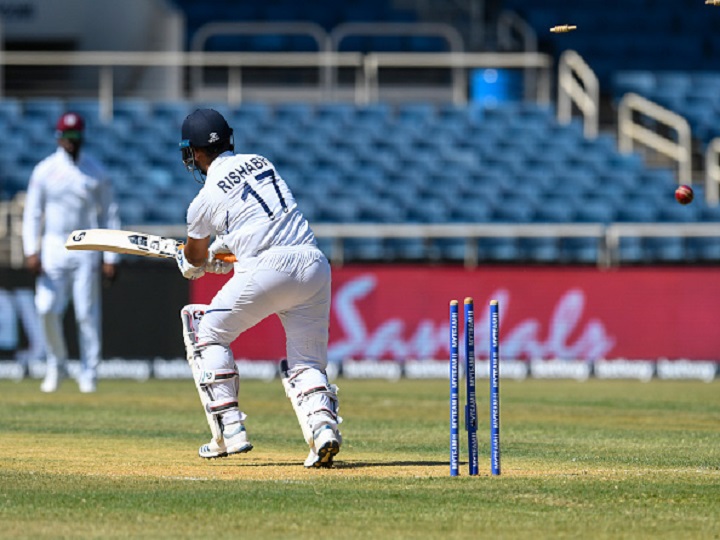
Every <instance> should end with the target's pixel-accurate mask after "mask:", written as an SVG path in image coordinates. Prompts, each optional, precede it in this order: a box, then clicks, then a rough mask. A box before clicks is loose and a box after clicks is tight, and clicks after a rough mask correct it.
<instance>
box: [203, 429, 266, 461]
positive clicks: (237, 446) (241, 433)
mask: <svg viewBox="0 0 720 540" xmlns="http://www.w3.org/2000/svg"><path fill="white" fill-rule="evenodd" d="M238 426H239V427H237V428H235V429H233V430H228V431H225V432H224V433H223V439H222V440H221V441H220V442H218V441H216V440H215V439H213V440H212V441H210V442H209V443H208V444H203V445H202V446H201V447H200V450H199V451H198V455H199V456H200V457H201V458H205V459H214V458H221V457H227V456H230V455H232V454H244V453H245V452H249V451H250V450H252V449H253V445H252V444H250V442H248V438H247V431H245V426H244V425H242V424H238Z"/></svg>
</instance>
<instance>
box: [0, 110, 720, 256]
mask: <svg viewBox="0 0 720 540" xmlns="http://www.w3.org/2000/svg"><path fill="white" fill-rule="evenodd" d="M66 105H67V107H68V108H69V107H70V106H76V105H78V103H72V102H69V103H67V104H63V103H57V102H48V103H43V104H42V105H40V104H39V103H37V102H34V101H33V102H25V103H17V102H7V105H6V107H5V110H6V111H7V114H6V115H4V116H3V118H5V119H7V118H8V117H9V118H10V120H9V121H10V122H13V123H12V124H8V123H7V122H6V123H3V124H0V127H4V128H7V127H8V126H9V125H12V126H13V129H15V130H17V129H20V130H21V131H22V130H24V131H22V133H21V134H22V135H23V137H27V138H29V139H31V140H36V141H45V142H47V140H50V142H51V143H52V129H51V125H52V121H53V119H54V118H55V117H56V115H57V113H58V110H62V109H63V108H64V107H65V106H66ZM208 105H211V106H212V105H213V104H208ZM86 106H87V108H86V109H85V112H86V114H87V113H88V112H90V114H92V107H91V106H88V105H87V104H86ZM188 106H189V104H187V103H180V104H178V103H151V102H148V101H143V100H137V99H134V100H127V101H119V102H118V103H117V104H116V109H115V112H116V115H115V120H114V121H113V122H112V123H110V124H107V125H102V124H99V123H98V124H96V125H95V127H94V128H93V129H94V130H96V132H95V133H92V131H91V132H90V135H89V137H88V146H89V149H90V150H92V151H93V152H94V153H95V154H96V155H98V157H99V158H100V159H101V160H103V161H104V162H105V163H106V164H107V165H108V169H109V172H110V175H111V176H112V179H113V182H114V185H115V189H116V191H117V193H118V197H119V199H120V201H121V213H122V219H123V221H124V222H125V223H127V224H133V225H148V224H173V223H174V224H181V223H183V221H184V218H185V215H184V212H185V209H186V207H187V204H188V203H189V201H190V200H191V199H192V197H193V196H194V194H195V192H196V191H197V189H198V186H197V185H196V184H195V183H194V182H193V181H192V178H191V177H190V176H189V175H188V174H187V173H186V171H185V170H184V168H183V166H182V164H181V162H180V156H179V152H178V150H177V140H176V139H177V136H178V135H177V134H178V128H179V123H180V121H181V120H180V119H181V117H182V116H183V115H184V114H185V113H186V111H187V110H188V108H189V107H188ZM217 107H218V108H222V109H224V110H225V111H226V113H227V114H228V116H229V118H230V121H231V122H232V123H233V124H234V125H235V126H236V145H237V149H238V150H239V151H248V152H261V153H264V154H265V155H267V157H268V158H269V159H271V160H272V161H273V162H275V163H276V165H277V166H278V168H279V170H280V172H281V174H282V175H283V176H284V177H285V178H286V180H287V181H288V182H289V183H290V185H291V186H292V188H293V190H294V191H295V193H296V194H297V197H298V199H299V200H300V201H302V204H303V208H304V209H305V212H306V213H307V214H308V217H309V218H310V219H311V220H312V222H314V223H421V224H423V223H424V224H431V223H453V222H454V223H484V222H494V223H561V222H566V223H606V224H607V223H611V222H613V221H624V222H628V221H650V222H653V221H666V222H678V223H684V222H695V221H703V220H707V219H708V218H709V219H713V220H717V219H718V214H717V213H710V212H709V210H710V209H708V208H706V207H705V206H704V203H703V202H702V200H700V201H698V202H697V203H696V204H693V205H692V206H687V207H682V206H679V205H675V204H674V203H673V204H672V205H668V204H667V203H668V201H672V197H673V191H674V188H675V185H676V183H675V180H674V178H673V175H672V173H670V172H669V171H668V170H665V169H658V170H654V169H648V168H647V167H645V166H644V165H643V163H642V161H641V160H639V159H637V156H634V155H630V156H625V155H623V154H620V153H618V151H617V150H616V149H615V146H616V144H615V141H614V140H613V137H612V136H610V135H603V136H601V137H600V138H598V139H596V140H592V141H591V140H588V139H586V138H585V137H584V136H583V134H582V130H581V126H580V125H579V124H578V123H575V122H573V123H571V124H570V125H568V126H561V125H558V123H557V121H556V120H555V114H554V109H553V108H552V107H546V106H539V105H533V104H527V103H520V102H516V103H506V104H503V105H500V106H498V107H496V108H485V107H482V106H478V105H470V106H468V107H467V108H465V109H464V111H463V110H462V109H458V108H454V109H453V114H445V113H446V112H447V108H446V107H444V106H435V105H432V104H429V103H414V104H404V105H402V106H398V107H391V106H389V105H386V104H383V105H373V106H367V107H362V106H357V107H356V106H351V105H345V104H336V105H320V106H313V105H309V104H304V103H282V104H276V105H269V104H252V103H248V104H242V105H240V106H237V107H230V108H228V106H227V105H225V104H217ZM461 111H462V114H461ZM18 120H20V121H19V122H18ZM270 126H271V127H272V136H271V137H269V136H268V133H269V132H268V130H267V129H265V128H268V127H270ZM523 126H525V128H524V129H523ZM419 128H421V129H419ZM5 133H7V132H5ZM389 133H392V134H393V136H392V137H388V134H389ZM428 133H432V134H435V135H434V136H433V137H428V136H427V134H428ZM16 135H17V133H16ZM23 137H21V138H23ZM5 138H6V139H7V140H12V138H11V137H7V136H6V137H5ZM43 148H44V149H45V150H46V151H52V148H47V147H43ZM30 154H31V155H30ZM30 154H28V153H27V152H23V151H20V150H19V149H18V152H13V153H12V154H11V155H12V156H13V157H11V158H10V160H11V161H12V160H15V161H14V162H13V163H9V164H8V165H10V166H8V167H5V168H4V169H3V172H2V173H0V178H1V179H2V187H3V193H4V196H5V197H11V196H12V195H14V193H16V192H18V191H21V190H23V189H24V187H25V185H26V182H27V177H28V175H29V172H30V170H31V168H32V166H33V164H34V162H35V160H36V159H37V157H38V155H37V152H36V149H33V151H32V152H31V153H30ZM129 156H132V159H129ZM10 171H12V173H11V174H10ZM698 199H701V197H698ZM628 201H633V202H632V208H629V205H628ZM704 211H708V213H705V214H704V213H703V212H704ZM656 244H657V242H654V241H651V240H648V241H646V242H644V243H642V245H641V246H640V247H638V246H636V247H635V249H633V247H632V246H629V245H628V246H626V245H623V246H621V247H622V253H623V257H626V260H638V261H641V260H642V259H643V257H644V255H643V254H642V252H638V249H642V250H645V251H647V252H648V253H649V254H650V255H648V256H649V257H651V258H656V259H659V260H663V261H670V260H675V261H677V260H681V259H682V257H683V256H684V247H683V245H682V244H683V241H682V240H678V241H673V243H668V242H662V243H660V245H656ZM464 248H465V245H464V242H463V241H458V240H442V241H440V240H437V241H434V242H432V243H431V245H428V243H427V242H423V241H422V240H417V239H409V240H405V239H394V240H378V239H357V240H353V241H351V242H348V244H347V246H346V257H347V258H349V259H359V260H378V259H380V260H381V259H383V258H385V257H393V258H399V259H421V258H427V256H428V254H431V256H433V257H435V258H437V259H443V260H457V259H461V258H462V252H463V251H464ZM597 249H598V248H597V242H595V241H594V240H593V239H583V238H578V239H565V240H564V241H562V242H560V241H558V240H557V239H547V238H538V239H532V238H528V239H513V238H492V239H481V240H479V241H478V251H479V253H480V256H481V257H482V258H484V259H485V260H491V261H512V260H527V261H534V262H549V261H553V260H563V261H568V262H587V263H591V262H593V261H595V260H596V259H597ZM688 249H690V247H689V248H688ZM703 249H704V248H703V245H702V242H700V241H697V240H695V241H694V242H693V246H692V250H693V251H692V252H693V253H695V254H696V255H697V256H698V257H699V258H702V257H705V256H707V255H701V253H704V252H703ZM714 249H715V250H717V247H716V246H715V247H714Z"/></svg>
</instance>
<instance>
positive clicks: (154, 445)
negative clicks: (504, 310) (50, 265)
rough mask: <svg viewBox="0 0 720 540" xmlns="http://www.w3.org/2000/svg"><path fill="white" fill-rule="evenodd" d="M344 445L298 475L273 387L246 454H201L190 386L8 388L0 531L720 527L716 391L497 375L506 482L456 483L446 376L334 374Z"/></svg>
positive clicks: (261, 399) (3, 396)
mask: <svg viewBox="0 0 720 540" xmlns="http://www.w3.org/2000/svg"><path fill="white" fill-rule="evenodd" d="M339 385H340V397H341V414H342V416H343V417H344V418H345V423H344V424H343V433H344V435H345V444H344V446H343V448H342V452H341V453H340V455H339V456H338V463H337V466H336V468H334V469H332V470H305V469H304V468H303V467H302V461H303V459H304V458H305V455H306V453H307V451H306V448H305V445H304V443H303V441H302V440H301V434H300V428H299V427H298V425H297V422H296V420H295V416H294V414H293V412H292V409H291V407H290V404H289V402H288V401H287V399H286V398H285V396H284V394H283V391H282V387H281V385H280V382H279V381H275V382H272V383H265V382H256V381H252V382H251V381H247V382H245V381H243V382H242V389H241V404H242V406H243V409H244V410H245V412H246V413H247V414H248V421H247V426H248V431H249V433H250V436H251V440H252V442H253V443H254V445H255V449H254V450H253V451H252V452H250V453H249V454H244V455H239V456H233V457H230V458H226V459H223V460H214V461H204V460H201V459H200V458H198V457H197V455H196V452H197V447H198V446H199V445H200V444H202V443H204V442H207V440H208V439H209V436H208V429H207V425H206V423H205V419H204V415H203V414H202V412H201V410H200V407H199V400H198V397H197V394H196V391H195V389H194V387H193V385H192V382H191V381H149V382H146V383H138V382H130V381H102V382H101V384H100V386H99V391H98V393H96V394H92V395H83V394H79V393H78V391H77V386H76V385H75V384H74V382H72V381H66V382H65V383H64V385H63V386H62V388H61V389H60V391H59V392H58V393H56V394H53V395H45V394H42V393H40V391H39V389H38V388H39V381H34V380H33V381H24V382H22V383H15V382H11V381H0V538H103V539H106V538H191V537H192V538H213V539H215V538H218V539H219V538H259V539H265V538H292V539H299V538H313V539H317V538H331V539H334V538H340V539H341V540H350V539H353V538H389V539H395V538H413V539H415V538H512V539H515V538H532V539H533V540H538V539H541V538H612V539H618V538H653V539H655V538H683V539H686V538H702V539H707V538H720V383H718V382H714V383H710V384H708V383H702V382H685V381H682V382H681V381H677V382H670V381H653V382H650V383H641V382H634V381H599V380H591V381H588V382H581V383H578V382H571V381H539V380H527V381H523V382H515V381H505V380H503V381H502V388H501V414H502V418H501V424H502V430H501V436H502V467H503V473H502V476H500V477H493V476H491V475H490V474H489V455H488V440H489V429H488V422H487V418H488V407H487V381H486V380H480V381H479V385H478V389H479V392H478V394H479V396H480V402H479V411H480V419H481V425H480V430H479V433H478V434H479V439H480V442H481V456H480V466H481V474H480V476H479V477H468V476H467V455H466V453H465V452H466V444H465V441H466V439H465V437H464V436H463V437H462V438H461V441H462V451H463V453H462V454H461V456H462V458H463V459H462V462H463V463H462V469H461V473H462V476H460V477H458V478H450V477H449V467H448V438H449V435H448V416H449V413H448V385H447V382H446V381H407V380H404V381H401V382H397V383H392V382H385V381H357V380H355V381H351V380H341V381H339Z"/></svg>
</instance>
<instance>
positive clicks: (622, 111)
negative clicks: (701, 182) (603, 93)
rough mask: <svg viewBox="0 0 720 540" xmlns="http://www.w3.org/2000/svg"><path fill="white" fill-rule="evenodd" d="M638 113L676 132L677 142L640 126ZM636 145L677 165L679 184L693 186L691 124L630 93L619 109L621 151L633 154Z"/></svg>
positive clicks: (624, 97)
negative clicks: (642, 146)
mask: <svg viewBox="0 0 720 540" xmlns="http://www.w3.org/2000/svg"><path fill="white" fill-rule="evenodd" d="M635 112H637V113H639V114H642V115H645V116H646V117H649V118H650V119H652V120H653V121H654V122H657V123H659V124H662V125H665V126H667V127H669V128H671V129H673V130H675V132H676V134H677V141H674V140H673V139H671V138H669V137H665V136H663V135H661V134H659V133H657V132H655V131H653V130H651V129H650V128H648V127H646V126H643V125H642V124H641V123H638V122H636V121H635V120H634V118H633V113H635ZM636 141H637V142H638V143H640V144H642V145H644V146H646V147H648V148H651V149H652V150H654V151H656V152H658V153H660V154H663V155H664V156H666V157H668V158H670V159H672V160H673V161H675V162H677V178H678V183H680V184H688V185H689V184H692V161H691V158H692V153H691V152H692V136H691V132H690V124H689V123H688V121H687V120H685V118H683V117H682V116H680V115H679V114H676V113H674V112H672V111H670V110H668V109H666V108H665V107H661V106H660V105H658V104H657V103H655V102H653V101H650V100H649V99H646V98H644V97H642V96H640V95H638V94H634V93H632V92H630V93H627V94H625V95H624V96H623V97H622V99H621V100H620V105H619V106H618V146H619V148H620V151H621V152H624V153H630V152H632V151H633V148H634V143H635V142H636Z"/></svg>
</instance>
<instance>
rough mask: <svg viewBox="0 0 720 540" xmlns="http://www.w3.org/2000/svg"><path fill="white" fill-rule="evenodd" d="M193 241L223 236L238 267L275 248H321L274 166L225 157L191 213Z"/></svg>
mask: <svg viewBox="0 0 720 540" xmlns="http://www.w3.org/2000/svg"><path fill="white" fill-rule="evenodd" d="M187 225H188V236H189V237H190V238H195V239H202V238H207V237H208V236H213V235H214V236H222V237H223V240H224V242H225V244H226V245H227V246H228V247H229V248H230V250H231V251H232V252H233V253H234V254H235V257H236V258H237V259H238V261H241V260H242V259H245V258H251V257H255V256H257V255H258V254H260V253H262V252H263V251H265V250H267V249H269V248H272V247H289V246H301V245H310V246H315V235H314V234H313V232H312V230H311V229H310V225H309V224H308V222H307V220H306V219H305V217H304V216H303V215H302V213H301V212H300V211H299V210H298V209H297V204H296V203H295V199H294V197H293V195H292V192H291V191H290V188H288V186H287V184H286V183H285V181H284V180H283V179H282V177H281V176H280V174H279V173H278V172H277V170H275V167H274V166H273V164H272V163H271V162H270V161H269V160H268V159H267V158H265V157H263V156H260V155H257V154H233V153H232V152H225V153H223V154H221V155H220V156H218V157H217V158H216V159H215V160H214V161H213V162H212V164H211V165H210V167H209V169H208V172H207V179H206V181H205V185H204V186H203V187H202V189H201V190H200V192H199V193H198V194H197V196H196V197H195V199H194V200H193V201H192V202H191V203H190V206H189V208H188V212H187Z"/></svg>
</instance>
